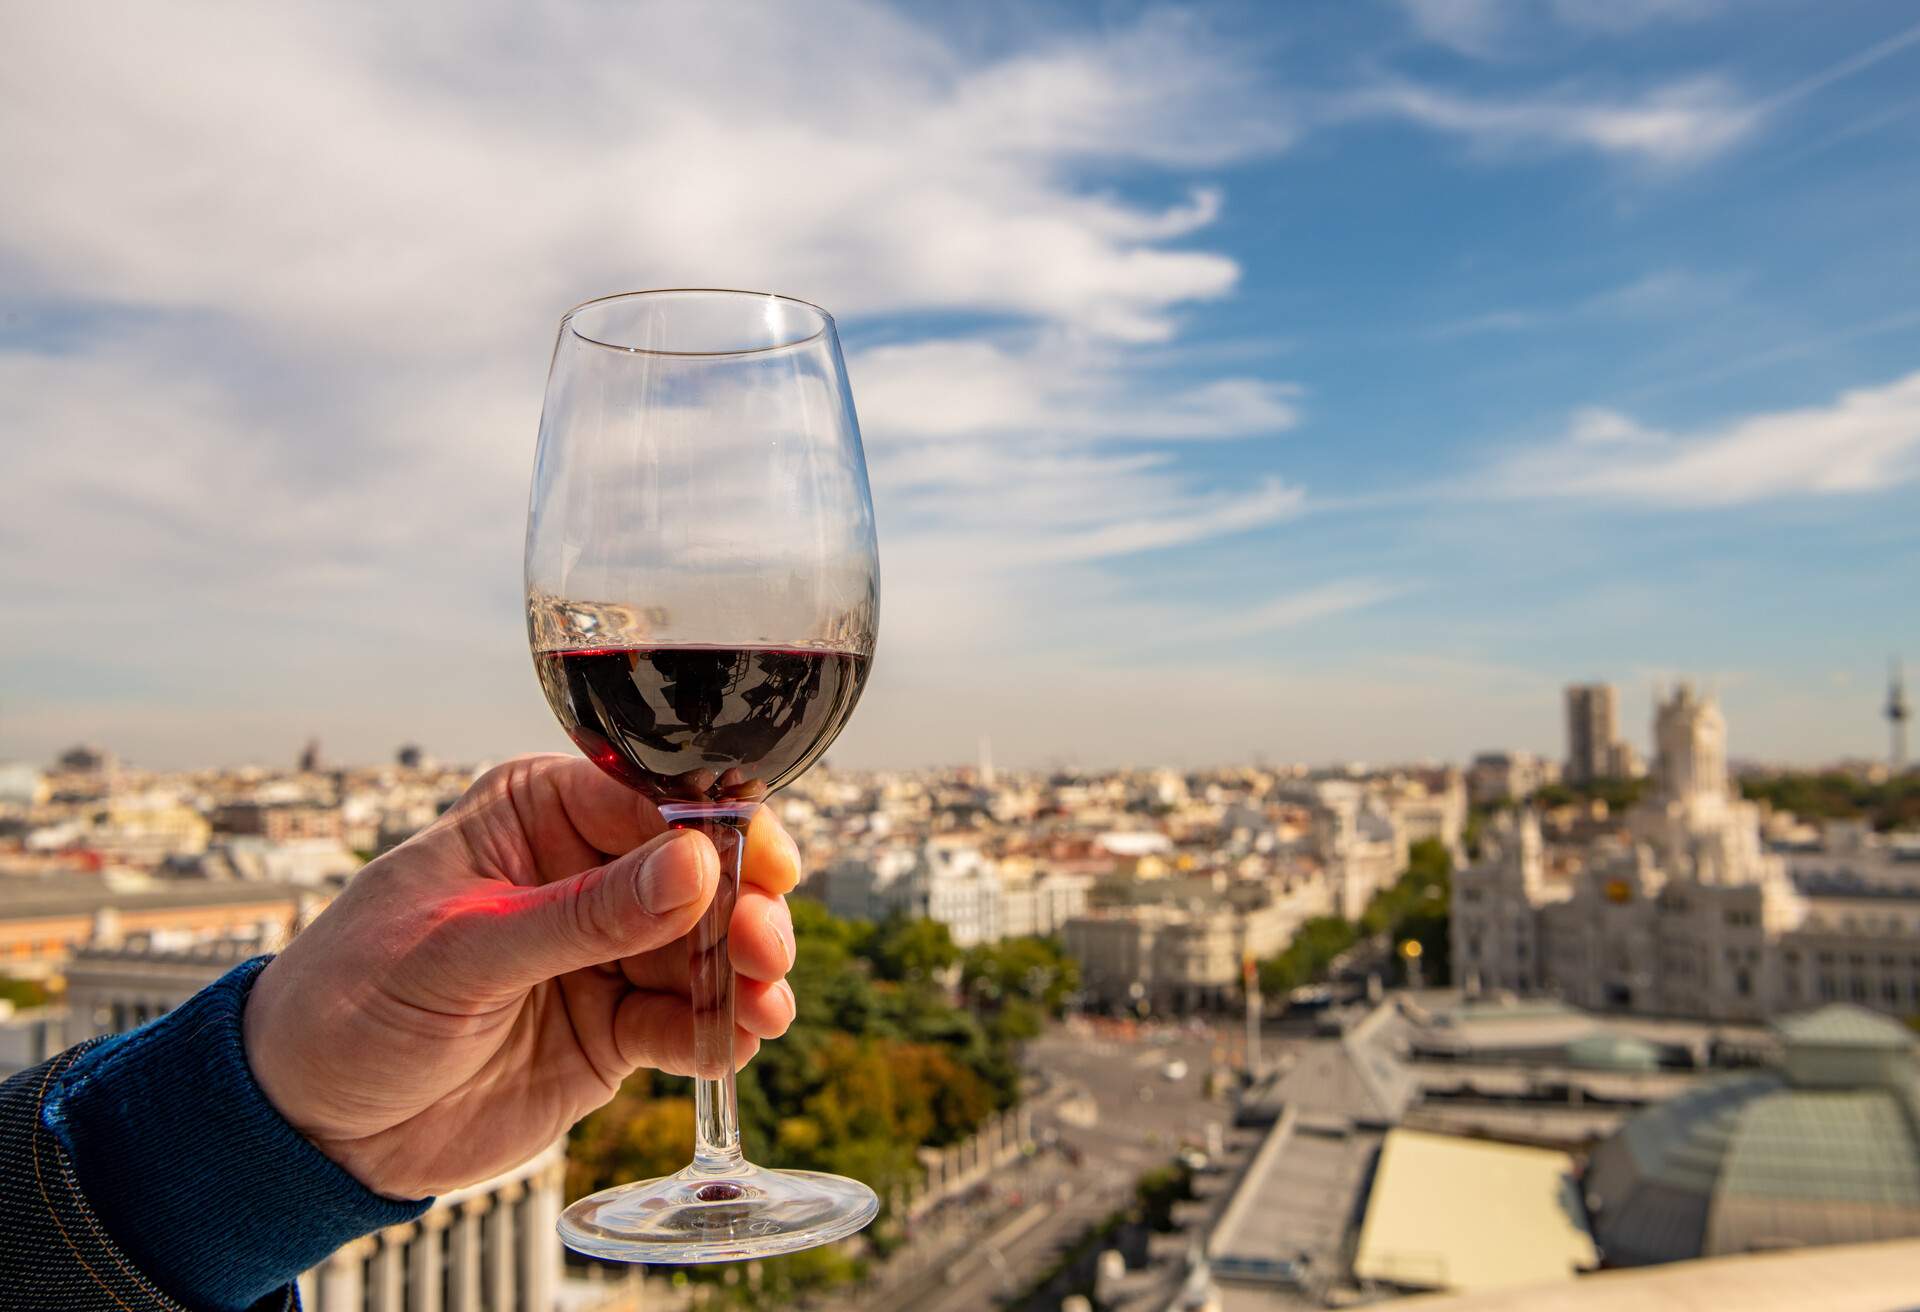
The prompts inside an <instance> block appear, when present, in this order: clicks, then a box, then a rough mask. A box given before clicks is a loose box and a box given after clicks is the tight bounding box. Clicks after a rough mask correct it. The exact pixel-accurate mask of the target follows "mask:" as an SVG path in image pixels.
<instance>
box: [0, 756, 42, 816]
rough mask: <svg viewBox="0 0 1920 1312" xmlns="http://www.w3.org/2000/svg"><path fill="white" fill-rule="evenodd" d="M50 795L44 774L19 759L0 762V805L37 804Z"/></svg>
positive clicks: (24, 806)
mask: <svg viewBox="0 0 1920 1312" xmlns="http://www.w3.org/2000/svg"><path fill="white" fill-rule="evenodd" d="M51 795H52V789H50V788H48V787H47V777H46V775H44V774H42V773H40V771H39V770H38V769H37V768H36V767H34V766H31V765H28V764H26V763H25V762H21V761H5V762H0V806H13V807H20V808H23V809H24V808H27V807H34V806H39V805H41V804H42V803H43V802H45V801H46V800H47V798H48V797H49V796H51Z"/></svg>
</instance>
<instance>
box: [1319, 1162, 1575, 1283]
mask: <svg viewBox="0 0 1920 1312" xmlns="http://www.w3.org/2000/svg"><path fill="white" fill-rule="evenodd" d="M1599 1265H1600V1256H1599V1253H1598V1251H1597V1250H1596V1249H1595V1247H1594V1243H1593V1236H1592V1235H1590V1234H1588V1233H1587V1226H1586V1221H1585V1215H1584V1211H1583V1209H1582V1208H1581V1206H1580V1188H1579V1183H1578V1180H1577V1176H1576V1171H1575V1167H1574V1161H1573V1158H1572V1157H1570V1156H1569V1155H1567V1154H1566V1153H1563V1152H1555V1151H1553V1150H1551V1149H1545V1148H1531V1147H1523V1146H1520V1145H1516V1144H1504V1143H1487V1142H1484V1141H1481V1140H1477V1139H1464V1138H1459V1137H1457V1136H1454V1135H1450V1134H1433V1133H1430V1132H1427V1131H1423V1130H1411V1129H1407V1128H1405V1127H1401V1128H1399V1129H1395V1130H1390V1131H1388V1133H1387V1136H1386V1141H1385V1142H1384V1143H1382V1144H1381V1146H1380V1159H1379V1162H1378V1164H1377V1165H1376V1166H1375V1168H1374V1175H1373V1185H1372V1188H1371V1189H1370V1190H1369V1191H1368V1194H1367V1212H1366V1218H1365V1219H1364V1220H1363V1221H1362V1222H1361V1225H1360V1235H1359V1239H1358V1240H1357V1241H1356V1243H1355V1246H1354V1255H1353V1275H1354V1280H1355V1282H1356V1283H1358V1284H1360V1285H1361V1286H1362V1287H1369V1288H1381V1287H1385V1288H1388V1289H1393V1290H1405V1291H1410V1292H1411V1291H1424V1290H1484V1289H1503V1288H1509V1287H1512V1286H1518V1285H1530V1284H1539V1283H1542V1282H1547V1281H1558V1280H1565V1279H1567V1278H1569V1277H1571V1276H1574V1275H1577V1274H1578V1273H1580V1272H1582V1271H1591V1270H1593V1269H1594V1268H1595V1267H1597V1266H1599Z"/></svg>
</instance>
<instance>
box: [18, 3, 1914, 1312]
mask: <svg viewBox="0 0 1920 1312" xmlns="http://www.w3.org/2000/svg"><path fill="white" fill-rule="evenodd" d="M1914 19H1915V14H1914V13H1913V12H1912V10H1911V9H1909V8H1908V7H1906V6H1902V5H1896V4H1887V3H1864V2H1862V3H1814V2H1813V0H1804V2H1802V0H1744V2H1742V3H1737V4H1736V3H1734V2H1733V0H1353V2H1351V3H1345V2H1338V3H1337V2H1335V0H1299V2H1298V3H1288V4H1261V3H1251V2H1249V3H1233V2H1231V0H1222V2H1221V3H1209V4H1190V5H1178V6H1174V5H1143V4H1136V3H1123V2H1121V0H1113V2H1111V3H1092V2H1089V3H1064V2H1063V3H1053V2H1051V0H1041V2H1040V3H1029V4H1012V3H1000V2H999V0H990V2H989V3H984V4H979V5H967V6H941V5H933V4H918V3H900V4H891V5H887V4H878V3H852V2H838V0H821V2H820V3H808V4H804V5H800V4H789V5H778V4H770V3H739V4H711V5H705V4H691V3H685V4H681V3H660V4H641V3H632V4H616V3H585V2H584V0H583V2H580V3H552V4H537V5H507V4H486V5H474V6H453V5H443V4H426V5H407V6H384V7H376V6H325V7H323V6H319V5H311V6H308V5H297V6H277V7H270V8H261V7H255V8H247V9H242V8H234V7H228V6H215V5H199V6H173V7H167V8H164V9H161V8H153V7H140V6H132V5H92V6H86V7H84V8H73V7H67V8H65V9H62V8H60V7H54V6H42V7H39V8H37V9H35V10H33V11H31V12H26V11H22V12H20V13H18V14H16V15H15V16H14V19H13V21H12V22H11V23H10V24H9V29H10V40H9V44H10V55H11V58H10V59H9V60H8V68H9V72H8V75H7V77H5V78H4V79H0V175H4V176H5V177H6V178H7V179H8V180H9V187H8V200H7V203H6V204H5V205H4V206H0V442H4V444H5V448H4V449H5V475H4V477H0V548H3V549H0V1075H4V1074H11V1073H13V1072H14V1071H17V1070H20V1069H24V1068H25V1067H27V1066H30V1065H33V1064H35V1063H37V1062H38V1061H40V1060H42V1059H44V1058H45V1057H46V1056H48V1055H49V1054H51V1053H52V1052H55V1051H58V1050H59V1049H61V1048H63V1047H65V1046H67V1045H69V1044H72V1043H74V1042H77V1041H79V1040H81V1039H84V1038H87V1037H89V1036H92V1035H95V1034H100V1033H105V1032H111V1031H118V1030H123V1029H127V1028H130V1027H132V1026H136V1025H139V1024H142V1023H144V1022H145V1021H147V1020H149V1019H152V1018H153V1017H155V1016H157V1015H160V1014H162V1013H164V1012H165V1011H166V1010H168V1009H169V1008H171V1007H172V1006H175V1005H177V1004H178V1003H179V1002H180V1001H181V1000H183V999H184V998H185V997H187V996H189V995H190V994H191V993H192V992H193V991H194V990H196V989H197V988H199V987H200V986H202V985H203V984H205V983H207V982H209V981H210V980H212V979H214V978H216V977H217V976H218V975H220V974H221V973H223V972H224V971H225V970H226V969H228V968H229V967H230V966H231V965H232V964H233V963H234V962H237V961H239V960H242V959H244V958H246V957H248V956H251V955H254V954H257V953H259V952H261V951H270V950H272V949H273V947H274V946H275V945H276V944H278V943H280V942H283V941H284V939H285V937H286V936H287V935H289V934H291V933H294V932H297V931H298V929H299V927H300V926H301V925H302V924H303V923H304V922H306V921H307V920H309V919H311V917H313V916H314V915H316V914H318V913H319V912H320V911H321V910H322V909H324V907H325V906H326V904H327V902H328V901H329V900H330V899H331V898H332V897H333V896H335V895H336V894H337V893H338V892H339V890H340V889H341V888H342V887H344V886H345V884H346V883H347V882H348V881H350V880H351V879H353V878H354V876H355V873H356V872H357V871H358V870H359V869H360V867H361V866H362V865H363V864H364V863H366V862H367V861H369V860H371V859H373V858H375V857H377V856H378V855H379V854H381V853H382V852H385V851H387V850H389V849H391V848H392V847H394V846H396V845H398V844H399V843H401V842H403V841H404V840H405V839H406V838H407V837H408V836H409V835H411V834H412V833H414V832H416V831H417V830H418V829H420V828H421V827H423V826H424V825H426V824H428V823H430V822H431V821H432V820H433V818H434V817H435V816H436V815H438V814H439V812H440V811H441V810H442V809H444V808H445V807H446V806H447V805H449V804H450V803H451V802H452V801H453V799H454V798H456V797H457V796H458V795H459V794H460V792H461V791H462V790H463V789H464V788H465V787H466V785H467V784H468V783H469V782H470V781H471V780H472V778H473V777H474V775H475V773H476V771H477V770H479V769H480V768H483V767H484V765H485V764H486V763H488V762H490V761H494V760H498V759H500V758H502V757H504V756H506V755H510V754H512V753H514V752H518V751H524V750H536V749H552V750H568V744H567V743H566V742H565V740H564V738H562V737H561V735H560V733H559V731H558V729H557V728H556V727H555V726H554V724H553V721H552V719H551V717H550V715H549V714H548V712H547V709H546V707H545V706H544V704H543V702H542V699H541V696H540V693H539V689H538V686H537V683H536V681H535V679H534V677H533V673H532V670H531V669H530V666H529V662H528V659H527V656H526V642H525V635H524V619H523V611H522V595H521V583H520V551H521V535H522V530H523V524H524V506H525V498H526V489H527V479H528V474H529V466H530V461H531V454H532V450H533V441H534V435H535V430H536V426H537V423H538V412H539V404H540V402H539V398H540V394H541V378H542V375H543V372H544V370H545V367H546V363H547V357H548V353H549V351H550V348H551V344H552V334H553V331H554V327H555V324H556V322H557V320H558V317H559V315H560V313H561V312H562V311H564V309H565V308H566V307H567V306H569V305H571V304H573V303H575V302H578V301H580V300H583V299H586V298H588V297H590V296H594V295H597V294H601V293H605V292H611V291H616V290H624V289H629V288H636V287H651V286H676V285H692V286H710V285H721V286H740V287H752V288H765V289H768V290H776V291H780V292H784V293H789V294H792V295H795V296H800V297H804V298H806V299H808V300H812V301H816V302H818V303H820V304H823V305H825V306H827V307H828V308H829V309H831V310H833V311H834V312H835V313H836V315H837V316H838V319H839V322H840V327H841V330H842V335H843V338H844V340H845V342H846V345H847V348H848V353H849V358H848V368H849V372H850V375H851V379H852V384H853V388H854V393H855V397H856V401H857V404H858V406H859V409H860V413H861V418H862V425H863V430H864V433H865V437H866V442H867V453H868V458H869V461H870V465H871V471H872V479H873V485H874V499H875V504H876V511H877V515H878V518H879V529H880V539H881V548H882V558H883V561H884V567H885V577H886V583H885V598H884V603H883V622H882V632H881V638H880V646H879V651H878V653H877V658H876V660H877V663H876V666H875V673H874V677H873V680H872V683H871V686H870V688H869V691H868V693H867V696H866V698H865V700H864V702H863V704H862V705H861V708H860V710H859V712H858V713H857V715H856V716H855V718H854V720H853V724H852V727H851V728H850V729H849V730H848V732H847V733H846V735H845V736H844V737H843V738H842V740H841V741H840V742H838V743H837V744H836V745H835V746H834V748H833V750H832V752H831V754H830V756H829V758H828V762H827V763H826V764H825V765H823V766H821V767H817V768H816V769H814V770H813V771H811V772H810V773H809V774H808V775H806V776H805V777H804V778H803V779H802V780H801V781H800V782H799V783H798V784H796V785H794V786H793V787H791V788H789V789H788V790H786V791H785V792H784V793H782V794H781V795H779V796H778V797H777V798H776V799H775V801H774V803H773V804H774V805H775V806H777V807H778V808H779V810H780V813H781V815H782V818H783V819H784V820H785V822H786V824H787V825H788V827H789V828H790V829H791V830H792V831H793V833H794V834H795V836H796V838H797V839H798V841H799V843H800V846H801V849H802V853H803V856H804V858H805V865H806V868H807V871H808V876H807V879H806V882H805V884H804V885H803V887H802V888H801V890H800V896H799V897H798V898H797V899H796V903H795V919H796V922H797V927H798V939H799V944H800V959H799V964H798V966H797V968H796V972H795V985H796V991H797V994H798V997H799V1002H800V1015H799V1020H798V1022H797V1024H796V1025H795V1027H794V1029H793V1031H792V1033H790V1034H789V1035H788V1036H787V1037H786V1038H785V1039H783V1040H780V1041H779V1042H776V1043H772V1044H768V1045H767V1046H766V1047H765V1048H763V1050H762V1051H761V1053H760V1055H759V1056H758V1057H757V1058H756V1059H755V1061H754V1062H753V1064H752V1065H751V1066H750V1067H749V1068H748V1070H747V1072H746V1073H745V1075H744V1076H743V1077H742V1082H741V1101H742V1117H743V1122H744V1125H745V1127H746V1134H747V1138H748V1145H749V1149H750V1151H751V1153H752V1155H753V1156H754V1157H755V1158H756V1159H757V1160H760V1161H762V1162H765V1163H767V1164H771V1165H793V1166H804V1167H815V1168H819V1169H826V1170H832V1171H838V1172H842V1173H845V1174H850V1175H854V1176H857V1177H858V1178H860V1179H863V1180H866V1181H868V1182H870V1183H872V1184H873V1185H874V1187H875V1188H876V1190H878V1191H879V1192H880V1193H881V1194H882V1196H883V1198H884V1200H885V1205H884V1209H883V1212H882V1215H881V1218H880V1220H879V1221H878V1222H877V1223H876V1224H875V1225H874V1226H873V1227H872V1228H871V1229H870V1230H869V1231H868V1232H867V1233H866V1234H864V1235H862V1236H859V1237H857V1238H855V1239H853V1240H850V1241H847V1242H845V1243H843V1244H840V1245H837V1246H834V1247H831V1248H828V1249H822V1250H816V1251H814V1252H810V1253H803V1254H798V1255H794V1256H791V1257H787V1258H781V1259H777V1260H774V1261H771V1262H765V1263H754V1264H747V1265H744V1266H740V1267H730V1268H724V1269H717V1270H702V1271H698V1272H677V1273H676V1272H671V1271H666V1270H654V1271H646V1272H641V1271H637V1270H629V1269H625V1268H619V1267H614V1266H608V1265H602V1264H598V1263H590V1262H586V1261H583V1260H581V1259H577V1258H575V1257H573V1256H571V1255H567V1254H565V1253H563V1251H562V1250H561V1248H560V1246H559V1244H558V1241H557V1239H556V1237H555V1235H554V1232H553V1222H554V1218H555V1216H556V1215H557V1212H558V1209H559V1208H560V1207H561V1206H562V1205H563V1203H564V1202H565V1201H566V1200H568V1199H570V1198H573V1197H576V1196H579V1195H580V1194H583V1193H585V1192H588V1191H590V1190H592V1189H596V1188H599V1187H602V1186H604V1185H606V1184H609V1183H612V1182H615V1181H618V1180H624V1179H631V1178H637V1177H640V1176H644V1175H650V1174H656V1173H659V1172H661V1171H665V1170H671V1169H675V1168H677V1167H678V1166H679V1165H681V1164H682V1162H683V1161H684V1158H685V1153H686V1150H687V1145H688V1144H689V1142H690V1141H691V1137H692V1109H691V1102H690V1098H689V1097H688V1093H687V1089H686V1087H685V1086H684V1082H681V1081H676V1080H671V1079H665V1078H650V1077H645V1076H642V1077H638V1078H636V1079H635V1080H633V1081H630V1082H629V1083H628V1085H627V1086H626V1088H625V1089H623V1090H622V1092H621V1093H620V1095H619V1096H618V1097H617V1098H616V1099H615V1101H614V1102H613V1103H611V1104H610V1105H609V1106H608V1107H607V1108H605V1109H603V1110H602V1111H600V1112H598V1113H596V1114H595V1115H593V1116H592V1117H590V1118H589V1119H588V1120H587V1121H586V1122H584V1123H583V1124H582V1125H581V1126H580V1127H578V1128H577V1129H576V1130H575V1131H574V1132H573V1134H572V1135H571V1136H569V1137H568V1139H566V1140H565V1141H563V1142H560V1143H556V1144H555V1145H553V1146H552V1148H551V1149H550V1150H548V1151H547V1152H546V1153H544V1154H542V1155H541V1156H539V1157H538V1158H536V1159H535V1160H534V1161H532V1162H529V1163H527V1164H526V1165H524V1166H523V1167H521V1168H519V1169H517V1170H515V1171H513V1172H509V1173H508V1174H507V1175H505V1176H502V1177H500V1178H498V1179H496V1180H492V1181H487V1182H484V1183H482V1184H479V1185H476V1186H475V1187H474V1188H472V1189H470V1190H465V1191H462V1192H460V1193H458V1194H455V1195H451V1196H448V1197H446V1198H443V1199H441V1200H440V1201H439V1202H438V1204H437V1205H436V1206H435V1207H434V1208H433V1209H432V1210H431V1211H430V1212H428V1213H427V1214H426V1216H424V1217H423V1218H422V1219H421V1220H420V1221H419V1222H418V1223H415V1224H412V1225H408V1226H403V1227H396V1228H395V1229H393V1230H390V1231H387V1232H383V1233H382V1234H379V1235H376V1236H372V1237H369V1238H367V1239H364V1240H361V1241H359V1242H357V1243H356V1244H354V1245H350V1246H349V1247H348V1248H346V1249H343V1250H341V1251H340V1252H339V1253H338V1254H336V1255H335V1256H334V1257H333V1258H332V1259H330V1260H329V1261H328V1262H327V1263H325V1264H323V1265H322V1266H321V1267H318V1268H316V1269H315V1270H314V1271H312V1272H310V1273H308V1275H307V1276H306V1277H304V1278H303V1291H304V1294H305V1298H306V1303H307V1306H309V1307H311V1308H315V1309H318V1310H319V1312H360V1310H361V1309H372V1310H376V1312H479V1310H481V1309H485V1310H486V1312H505V1310H507V1309H514V1310H516V1312H599V1310H604V1312H612V1310H613V1309H646V1310H647V1312H653V1310H654V1309H672V1310H674V1312H679V1310H680V1309H686V1308H696V1307H711V1308H715V1309H719V1308H726V1307H768V1308H776V1307H799V1306H807V1307H814V1308H818V1309H823V1310H825V1309H833V1310H835V1312H839V1310H841V1309H847V1310H851V1309H888V1310H892V1309H900V1310H903V1312H963V1310H964V1312H971V1310H974V1309H981V1308H989V1307H995V1306H1003V1307H1007V1308H1012V1309H1019V1310H1021V1312H1043V1310H1047V1312H1050V1310H1051V1309H1056V1308H1060V1309H1073V1308H1079V1309H1098V1310H1100V1312H1115V1310H1118V1309H1126V1310H1127V1312H1202V1310H1203V1309H1217V1310H1219V1312H1268V1310H1273V1309H1295V1308H1311V1307H1332V1306H1350V1305H1355V1304H1361V1303H1371V1302H1376V1301H1380V1302H1384V1301H1389V1300H1400V1299H1412V1300H1423V1301H1419V1302H1417V1303H1413V1302H1410V1303H1409V1304H1408V1306H1409V1307H1410V1308H1411V1307H1414V1306H1418V1307H1422V1308H1454V1309H1462V1310H1464V1309H1494V1308H1537V1307H1545V1306H1553V1307H1566V1308H1578V1309H1585V1308H1595V1309H1602V1308H1615V1307H1634V1308H1636V1309H1653V1308H1663V1307H1680V1306H1717V1305H1734V1304H1737V1305H1740V1306H1743V1307H1750V1308H1761V1309H1764V1308H1776V1307H1777V1308H1788V1307H1794V1308H1798V1307H1809V1306H1818V1307H1823V1308H1835V1309H1838V1308H1861V1309H1869V1308H1891V1307H1896V1306H1902V1305H1904V1304H1910V1303H1911V1301H1912V1293H1913V1289H1914V1287H1915V1284H1916V1281H1915V1277H1914V1274H1913V1273H1914V1272H1915V1271H1920V1092H1916V1069H1917V1068H1916V1059H1915V1039H1916V1034H1915V1027H1916V1024H1920V772H1916V771H1915V770H1914V769H1913V768H1912V766H1911V765H1910V761H1909V757H1908V753H1907V730H1908V727H1909V717H1910V714H1911V708H1910V701H1909V697H1910V694H1909V693H1908V691H1907V690H1906V686H1905V676H1904V671H1903V667H1902V665H1901V662H1900V657H1899V653H1901V652H1903V651H1904V652H1910V653H1920V607H1917V606H1916V600H1920V589H1917V588H1916V585H1915V580H1916V579H1917V578H1920V527H1916V525H1920V518H1916V516H1915V513H1914V510H1915V500H1914V484H1915V482H1916V480H1920V309H1917V308H1916V302H1915V298H1914V292H1915V289H1916V287H1920V228H1917V227H1916V225H1915V223H1914V220H1913V216H1914V214H1916V213H1920V168H1917V167H1916V164H1915V161H1916V160H1920V94H1916V88H1920V26H1916V25H1915V23H1914Z"/></svg>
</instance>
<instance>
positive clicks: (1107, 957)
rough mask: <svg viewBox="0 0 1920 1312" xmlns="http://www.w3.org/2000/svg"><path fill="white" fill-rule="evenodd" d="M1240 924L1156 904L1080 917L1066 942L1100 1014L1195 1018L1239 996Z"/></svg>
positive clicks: (1213, 913) (1233, 917)
mask: <svg viewBox="0 0 1920 1312" xmlns="http://www.w3.org/2000/svg"><path fill="white" fill-rule="evenodd" d="M1240 919H1241V918H1240V916H1239V915H1238V914H1237V913H1236V912H1234V911H1233V910H1232V909H1231V908H1228V907H1224V906H1223V907H1211V908H1209V907H1172V906H1161V905H1156V904H1149V905H1146V906H1135V907H1128V908H1126V909H1125V910H1123V911H1112V912H1096V913H1093V914H1090V915H1085V916H1079V917H1077V918H1075V919H1073V920H1070V921H1068V922H1067V924H1066V927H1065V929H1064V930H1063V931H1062V937H1063V938H1064V939H1065V941H1066V950H1067V954H1068V955H1069V956H1071V957H1073V958H1074V960H1076V961H1078V962H1079V963H1080V982H1081V987H1082V988H1083V989H1084V990H1085V992H1086V993H1087V995H1088V998H1089V1000H1090V1001H1091V1002H1092V1003H1093V1005H1094V1006H1096V1007H1103V1008H1105V1007H1127V1006H1131V1005H1134V1004H1136V1003H1141V1002H1144V1003H1145V1004H1146V1005H1147V1007H1148V1008H1149V1009H1150V1010H1152V1011H1156V1012H1168V1011H1171V1012H1189V1011H1196V1010H1200V1009H1203V1008H1208V1007H1216V1006H1221V1005H1224V1004H1226V1003H1227V1002H1229V1001H1230V1000H1231V999H1232V998H1234V997H1235V996H1237V994H1238V991H1239V988H1240V960H1241V958H1240V952H1241V943H1242V941H1243V938H1242V935H1243V929H1242V926H1241V924H1240Z"/></svg>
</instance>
